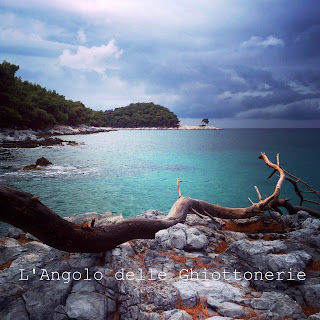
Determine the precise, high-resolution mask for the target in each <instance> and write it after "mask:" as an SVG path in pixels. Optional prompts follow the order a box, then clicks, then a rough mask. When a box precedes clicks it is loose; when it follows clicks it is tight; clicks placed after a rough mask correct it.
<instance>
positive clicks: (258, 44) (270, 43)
mask: <svg viewBox="0 0 320 320" xmlns="http://www.w3.org/2000/svg"><path fill="white" fill-rule="evenodd" d="M241 46H243V47H247V48H266V47H276V46H280V47H284V42H283V40H281V39H279V38H276V37H274V36H272V35H271V36H269V37H267V38H265V39H263V38H262V37H256V36H252V37H251V38H250V39H249V40H247V41H244V42H242V44H241Z"/></svg>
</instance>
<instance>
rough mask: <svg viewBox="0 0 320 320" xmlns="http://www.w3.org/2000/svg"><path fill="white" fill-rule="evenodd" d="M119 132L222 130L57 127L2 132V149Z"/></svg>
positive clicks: (62, 141)
mask: <svg viewBox="0 0 320 320" xmlns="http://www.w3.org/2000/svg"><path fill="white" fill-rule="evenodd" d="M118 130H221V129H220V128H216V127H210V126H180V127H178V128H158V127H154V128H111V127H92V126H86V125H81V126H77V127H71V126H55V127H53V128H51V129H47V130H38V131H35V130H32V129H24V130H15V129H2V130H0V148H1V147H2V148H37V147H50V146H55V145H65V144H68V145H78V144H77V142H75V141H69V140H62V139H60V138H57V136H61V135H78V134H93V133H99V132H110V131H118Z"/></svg>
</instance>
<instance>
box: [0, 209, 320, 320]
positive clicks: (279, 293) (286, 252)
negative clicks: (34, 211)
mask: <svg viewBox="0 0 320 320" xmlns="http://www.w3.org/2000/svg"><path fill="white" fill-rule="evenodd" d="M141 216H143V217H145V218H156V219H159V218H162V217H163V216H164V213H161V212H159V211H155V210H149V211H147V212H145V213H144V214H143V215H141ZM92 218H95V221H96V224H95V226H99V225H100V226H101V225H109V224H113V223H117V221H119V220H121V219H123V218H122V216H121V215H120V216H118V215H113V214H112V213H110V212H106V213H104V214H98V213H86V214H80V215H74V216H71V217H69V218H66V219H69V220H71V221H72V222H75V223H78V224H83V223H84V222H86V221H89V222H90V221H91V220H92ZM319 230H320V220H318V219H314V218H313V217H311V216H310V215H309V214H308V213H306V212H303V211H300V212H299V213H298V214H296V215H292V216H280V215H279V214H277V213H272V214H271V216H264V217H263V218H260V217H254V218H251V219H246V220H239V221H231V220H221V219H215V220H211V219H209V218H208V219H207V218H205V219H201V218H199V217H198V216H195V215H189V216H188V217H187V220H186V222H185V223H184V224H181V223H180V224H177V225H175V226H173V227H171V228H169V229H166V230H161V231H159V232H158V233H157V234H156V236H155V239H151V240H131V241H129V242H126V243H124V244H122V245H119V246H118V247H116V248H115V249H113V250H111V251H108V252H102V253H99V254H80V253H67V252H63V251H59V250H57V249H53V248H51V247H48V246H47V245H44V244H43V243H41V242H39V241H37V239H35V238H34V237H33V236H31V235H29V234H25V233H24V232H23V231H21V230H19V229H16V228H13V229H10V230H9V232H8V234H7V236H6V237H4V238H2V239H1V241H0V252H1V254H0V270H1V271H0V285H1V290H0V291H1V292H0V318H1V319H2V320H9V319H10V320H11V319H20V320H24V319H39V320H40V319H54V320H69V319H78V320H87V319H88V320H89V319H90V320H100V319H101V320H105V319H110V320H115V319H121V320H163V319H168V320H191V319H208V320H209V319H210V320H222V319H224V320H231V319H252V320H258V319H270V320H280V319H297V320H298V319H299V320H300V319H309V320H316V319H320V299H319V298H320V278H319V275H320V252H319V248H320V235H319Z"/></svg>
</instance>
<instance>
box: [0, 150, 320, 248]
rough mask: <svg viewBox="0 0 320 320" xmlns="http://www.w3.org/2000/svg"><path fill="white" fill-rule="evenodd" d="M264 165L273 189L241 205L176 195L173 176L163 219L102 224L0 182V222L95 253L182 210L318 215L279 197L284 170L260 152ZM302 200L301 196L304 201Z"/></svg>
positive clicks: (180, 216)
mask: <svg viewBox="0 0 320 320" xmlns="http://www.w3.org/2000/svg"><path fill="white" fill-rule="evenodd" d="M259 158H260V159H263V160H264V161H265V163H266V164H267V165H268V166H269V167H271V168H273V169H274V170H275V171H276V172H279V175H280V176H279V179H278V182H277V185H276V187H275V190H274V192H273V193H272V194H271V195H270V196H269V197H266V198H265V199H264V200H262V199H261V195H260V196H259V194H260V192H258V191H259V190H257V189H256V190H257V193H258V196H259V200H260V201H259V203H253V202H252V205H251V206H250V207H247V208H227V207H222V206H219V205H214V204H211V203H208V202H205V201H202V200H197V199H191V198H187V197H183V196H181V192H180V186H179V183H180V182H182V180H180V178H178V179H177V188H178V196H179V198H178V200H177V201H176V202H175V203H174V204H173V206H172V208H171V209H170V212H169V214H168V215H167V216H166V217H165V218H163V219H144V218H128V219H123V220H120V221H118V222H116V223H114V224H111V225H107V226H104V227H101V226H95V224H94V221H91V223H88V222H87V223H86V224H84V225H82V226H80V225H78V224H75V223H71V222H69V221H67V220H65V219H63V218H61V217H60V216H58V215H57V214H55V213H54V212H53V211H52V210H50V209H49V208H48V207H46V206H45V205H44V204H42V203H41V202H40V201H39V198H38V197H35V196H33V195H32V194H30V193H27V192H23V191H20V190H16V189H12V188H8V187H2V186H0V208H1V210H0V220H1V221H4V222H7V223H10V224H12V225H14V226H16V227H18V228H21V229H23V230H24V231H25V232H29V233H31V234H32V235H34V236H35V237H37V238H38V239H39V240H40V241H42V242H44V243H46V244H47V245H49V246H51V247H54V248H57V249H59V250H64V251H68V252H101V251H107V250H110V249H113V248H115V247H116V246H117V245H119V244H121V243H123V242H126V241H128V240H132V239H137V238H143V239H149V238H153V237H154V235H155V233H156V232H158V231H159V230H161V229H166V228H169V227H171V226H173V225H175V224H177V223H179V222H184V221H185V219H186V216H187V214H189V213H190V212H193V213H195V214H197V215H198V216H200V217H204V216H208V217H210V218H211V219H215V218H222V219H243V218H250V217H253V216H257V215H262V214H263V213H264V211H266V210H269V209H273V210H276V211H278V212H281V211H280V209H279V207H284V208H285V209H286V210H287V211H288V212H289V214H295V213H297V212H298V211H299V210H305V211H307V212H309V213H310V214H311V215H314V216H316V217H320V211H318V210H315V209H310V208H307V207H304V206H293V205H291V204H290V203H289V199H279V195H280V191H281V187H282V184H283V182H284V180H285V178H286V177H285V173H284V170H283V169H282V168H281V167H280V166H279V165H278V164H274V163H272V162H271V161H270V160H269V159H268V157H267V156H266V155H265V154H264V153H262V154H260V156H259ZM305 201H306V200H305Z"/></svg>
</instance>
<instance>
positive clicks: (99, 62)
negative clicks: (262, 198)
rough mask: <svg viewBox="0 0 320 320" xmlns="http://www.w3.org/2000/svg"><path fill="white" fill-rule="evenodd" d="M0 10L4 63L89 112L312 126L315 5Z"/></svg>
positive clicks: (316, 71) (21, 6)
mask: <svg viewBox="0 0 320 320" xmlns="http://www.w3.org/2000/svg"><path fill="white" fill-rule="evenodd" d="M0 8H1V11H2V14H0V18H2V19H1V23H0V39H1V40H2V42H1V43H0V49H1V51H0V52H1V54H2V55H3V57H4V58H7V59H9V58H11V57H13V58H14V59H15V60H14V61H12V62H15V61H16V62H17V63H18V64H20V67H21V72H22V73H21V74H22V76H23V75H27V76H29V75H34V74H36V73H37V74H38V75H37V78H36V80H38V79H41V81H43V82H42V83H41V84H43V85H44V86H46V87H48V88H53V89H57V90H58V91H59V92H61V93H62V94H65V95H66V96H67V97H68V98H72V99H75V100H82V101H83V102H84V103H85V104H86V105H87V106H89V107H92V108H95V107H96V106H99V108H103V109H108V108H114V107H119V106H123V105H126V104H129V103H130V102H136V101H154V102H156V103H159V104H163V105H165V106H167V107H169V108H170V109H171V110H173V111H174V112H175V113H177V115H178V116H179V117H180V118H201V117H209V118H233V119H236V120H237V121H238V119H240V118H241V119H246V118H248V119H251V118H254V117H256V118H258V119H259V118H261V119H284V118H286V119H298V120H299V119H300V120H302V119H316V118H318V117H319V105H318V101H319V99H320V76H319V75H320V41H319V39H320V23H319V16H320V1H313V0H306V1H295V0H282V1H276V0H269V1H264V0H261V1H249V0H239V1H238V0H230V1H228V2H225V1H220V0H199V2H197V3H195V2H194V1H189V0H186V1H184V2H183V3H174V2H172V1H169V0H163V1H161V2H157V3H156V4H154V3H152V1H151V2H150V1H146V0H139V1H128V0H124V1H122V2H114V6H109V5H107V4H106V3H104V2H101V1H94V0H93V1H92V2H90V3H89V2H87V1H85V0H78V1H76V0H70V1H68V2H65V3H64V2H61V1H55V0H53V1H50V2H43V1H40V0H32V1H24V0H21V1H19V2H18V1H17V2H11V1H8V0H4V1H3V2H2V4H0ZM61 17H63V18H61ZM66 17H68V19H65V18H66ZM79 34H81V37H79ZM40 57H41V58H43V59H42V60H40ZM43 63H46V65H42V64H43ZM48 66H49V67H48ZM28 68H29V69H28ZM25 69H27V71H23V70H25ZM19 72H20V71H19ZM28 80H31V81H32V80H33V79H28Z"/></svg>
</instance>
